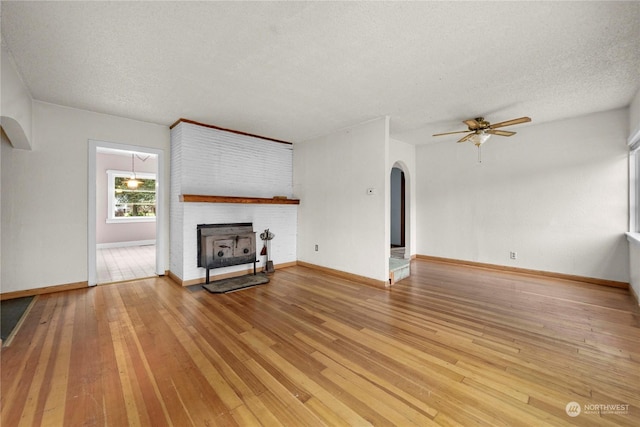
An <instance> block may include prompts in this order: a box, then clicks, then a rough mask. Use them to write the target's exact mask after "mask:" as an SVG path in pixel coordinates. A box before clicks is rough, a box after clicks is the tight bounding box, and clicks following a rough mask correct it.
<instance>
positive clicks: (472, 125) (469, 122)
mask: <svg viewBox="0 0 640 427" xmlns="http://www.w3.org/2000/svg"><path fill="white" fill-rule="evenodd" d="M462 123H464V124H465V125H467V126H469V129H478V128H479V127H480V123H478V121H477V120H476V119H469V120H463V121H462Z"/></svg>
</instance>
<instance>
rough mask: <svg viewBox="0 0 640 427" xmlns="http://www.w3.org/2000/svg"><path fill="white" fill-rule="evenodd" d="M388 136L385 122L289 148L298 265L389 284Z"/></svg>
mask: <svg viewBox="0 0 640 427" xmlns="http://www.w3.org/2000/svg"><path fill="white" fill-rule="evenodd" d="M388 135H389V119H388V118H387V117H385V118H381V119H376V120H373V121H370V122H367V123H364V124H361V125H358V126H354V127H351V128H348V129H345V130H342V131H339V132H336V133H333V134H331V135H327V136H323V137H319V138H315V139H313V140H309V141H305V142H301V143H297V144H296V145H295V146H294V151H293V158H294V162H293V165H294V166H293V171H294V173H293V183H294V195H295V197H296V198H299V199H300V200H301V202H300V209H299V211H298V260H300V261H303V262H307V263H311V264H315V265H319V266H323V267H328V268H332V269H336V270H340V271H344V272H347V273H352V274H357V275H360V276H364V277H368V278H372V279H375V280H379V281H384V282H386V281H387V280H388V278H389V265H388V256H389V209H390V205H389V173H390V172H391V169H390V167H388V165H387V158H388V155H389V137H388ZM368 188H373V189H374V191H375V194H373V195H367V189H368ZM315 245H318V251H315V250H314V247H315Z"/></svg>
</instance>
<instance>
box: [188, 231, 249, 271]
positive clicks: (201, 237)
mask: <svg viewBox="0 0 640 427" xmlns="http://www.w3.org/2000/svg"><path fill="white" fill-rule="evenodd" d="M197 230H198V267H203V268H205V269H206V270H207V275H206V283H210V281H209V270H211V269H213V268H220V267H229V266H232V265H241V264H249V263H253V274H254V275H255V274H256V263H257V262H258V260H257V259H256V233H255V232H254V231H253V223H250V222H242V223H234V224H198V226H197Z"/></svg>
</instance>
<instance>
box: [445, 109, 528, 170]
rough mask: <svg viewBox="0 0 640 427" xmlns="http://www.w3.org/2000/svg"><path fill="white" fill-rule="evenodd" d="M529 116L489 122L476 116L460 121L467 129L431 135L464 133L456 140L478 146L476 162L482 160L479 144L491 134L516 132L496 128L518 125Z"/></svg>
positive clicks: (504, 134) (511, 133)
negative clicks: (493, 122)
mask: <svg viewBox="0 0 640 427" xmlns="http://www.w3.org/2000/svg"><path fill="white" fill-rule="evenodd" d="M530 121H531V119H530V118H529V117H520V118H517V119H511V120H507V121H504V122H500V123H495V124H491V123H489V122H488V121H486V120H485V119H484V117H476V118H475V119H469V120H464V121H463V122H462V123H464V124H466V125H467V127H468V128H469V130H460V131H455V132H445V133H436V134H435V135H433V136H443V135H453V134H456V133H466V134H467V135H465V136H463V137H462V138H460V139H459V140H458V142H465V141H471V142H473V143H474V144H475V145H476V146H477V147H478V162H482V159H481V157H480V156H481V154H480V146H481V145H482V144H484V143H485V142H486V141H487V140H488V139H489V137H490V136H491V135H498V136H512V135H515V134H516V132H511V131H508V130H498V128H502V127H505V126H513V125H519V124H520V123H527V122H530Z"/></svg>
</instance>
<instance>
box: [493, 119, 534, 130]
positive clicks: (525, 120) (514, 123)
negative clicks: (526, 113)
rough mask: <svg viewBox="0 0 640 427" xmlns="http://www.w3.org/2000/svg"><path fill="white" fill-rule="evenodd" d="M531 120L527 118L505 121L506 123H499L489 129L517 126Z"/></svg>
mask: <svg viewBox="0 0 640 427" xmlns="http://www.w3.org/2000/svg"><path fill="white" fill-rule="evenodd" d="M530 121H531V119H530V118H529V117H520V118H518V119H512V120H507V121H506V122H500V123H496V124H493V125H490V126H489V129H496V128H501V127H504V126H512V125H519V124H520V123H527V122H530Z"/></svg>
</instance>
